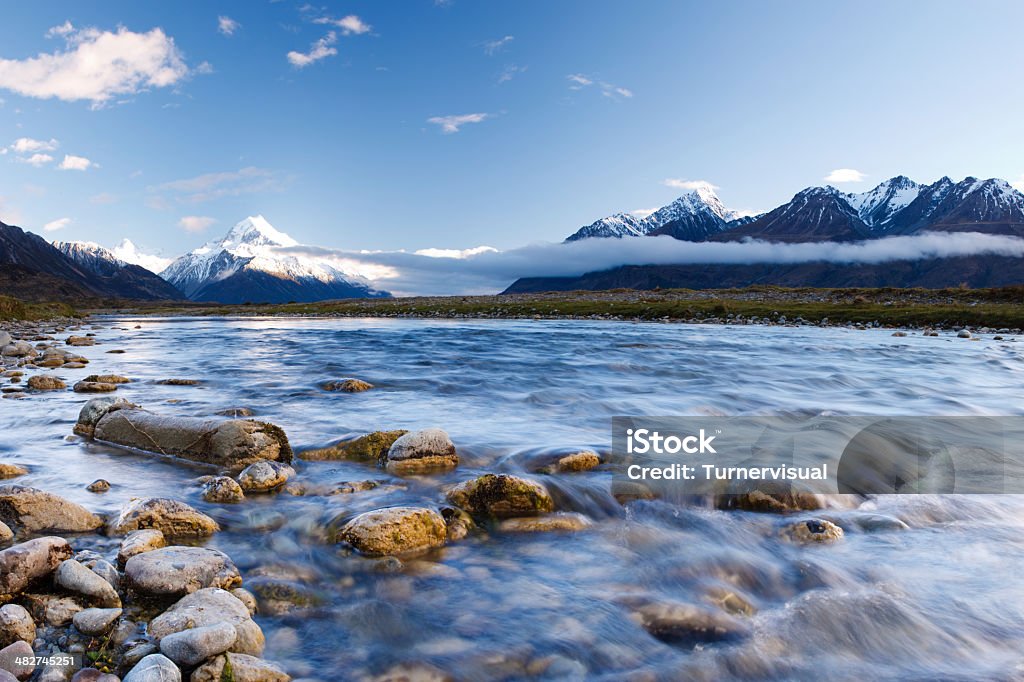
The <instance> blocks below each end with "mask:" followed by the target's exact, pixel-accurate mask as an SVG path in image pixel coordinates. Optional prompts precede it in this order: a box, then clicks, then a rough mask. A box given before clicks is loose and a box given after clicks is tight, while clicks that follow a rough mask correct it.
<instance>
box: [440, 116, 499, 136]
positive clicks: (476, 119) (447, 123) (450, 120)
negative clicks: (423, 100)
mask: <svg viewBox="0 0 1024 682" xmlns="http://www.w3.org/2000/svg"><path fill="white" fill-rule="evenodd" d="M488 118H490V114H460V115H458V116H434V117H432V118H428V119H427V123H433V124H434V125H438V126H441V132H442V133H444V134H445V135H450V134H452V133H457V132H459V129H461V128H462V126H464V125H466V124H467V123H481V122H482V121H486V120H487V119H488Z"/></svg>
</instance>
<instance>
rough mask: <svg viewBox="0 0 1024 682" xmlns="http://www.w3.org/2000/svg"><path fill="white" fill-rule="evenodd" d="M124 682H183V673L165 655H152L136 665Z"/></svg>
mask: <svg viewBox="0 0 1024 682" xmlns="http://www.w3.org/2000/svg"><path fill="white" fill-rule="evenodd" d="M122 682H181V671H180V670H178V666H176V665H174V662H173V661H172V660H171V659H169V658H167V657H166V656H164V655H163V654H150V655H149V656H146V657H145V658H143V659H142V660H141V661H139V662H138V663H136V664H135V667H134V668H132V669H131V670H130V671H129V672H128V674H127V675H125V677H124V680H122Z"/></svg>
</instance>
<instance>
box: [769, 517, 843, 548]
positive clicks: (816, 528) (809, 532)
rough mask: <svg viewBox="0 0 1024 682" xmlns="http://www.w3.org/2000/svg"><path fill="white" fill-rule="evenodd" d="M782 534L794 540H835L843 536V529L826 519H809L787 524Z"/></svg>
mask: <svg viewBox="0 0 1024 682" xmlns="http://www.w3.org/2000/svg"><path fill="white" fill-rule="evenodd" d="M781 535H782V537H784V538H786V539H787V540H790V541H792V542H802V543H809V542H835V541H836V540H839V539H841V538H842V537H843V529H842V528H840V527H839V526H837V525H836V524H834V523H832V522H831V521H826V520H825V519H808V520H806V521H798V522H797V523H794V524H792V525H789V526H786V527H785V528H783V529H782V532H781Z"/></svg>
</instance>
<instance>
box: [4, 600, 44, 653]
mask: <svg viewBox="0 0 1024 682" xmlns="http://www.w3.org/2000/svg"><path fill="white" fill-rule="evenodd" d="M19 640H21V641H23V642H28V643H29V644H31V643H32V642H34V641H36V623H35V621H34V620H32V615H31V614H30V613H29V612H28V611H27V610H26V609H25V607H24V606H19V605H17V604H4V605H3V606H0V648H3V647H5V646H8V645H11V644H14V643H15V642H17V641H19Z"/></svg>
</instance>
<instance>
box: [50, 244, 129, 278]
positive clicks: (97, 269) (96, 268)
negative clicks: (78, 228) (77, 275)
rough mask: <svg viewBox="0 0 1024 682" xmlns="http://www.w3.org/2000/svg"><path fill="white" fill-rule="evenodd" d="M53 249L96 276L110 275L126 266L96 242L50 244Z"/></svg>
mask: <svg viewBox="0 0 1024 682" xmlns="http://www.w3.org/2000/svg"><path fill="white" fill-rule="evenodd" d="M52 243H53V245H54V247H56V249H57V250H58V251H60V252H61V253H63V254H64V255H65V256H67V257H68V258H70V259H71V260H73V261H75V262H76V263H78V264H79V265H81V266H82V267H84V268H85V269H86V270H89V271H90V272H93V273H96V274H112V273H113V272H115V271H116V270H117V269H118V268H123V267H124V266H126V265H128V264H127V263H126V262H124V261H123V260H121V259H120V258H118V257H117V256H115V255H114V254H113V253H111V251H110V250H109V249H105V248H103V247H102V246H100V245H99V244H97V243H96V242H60V241H55V242H52Z"/></svg>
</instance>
